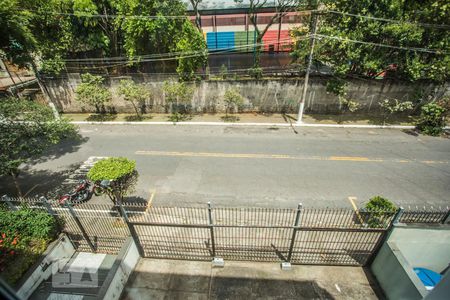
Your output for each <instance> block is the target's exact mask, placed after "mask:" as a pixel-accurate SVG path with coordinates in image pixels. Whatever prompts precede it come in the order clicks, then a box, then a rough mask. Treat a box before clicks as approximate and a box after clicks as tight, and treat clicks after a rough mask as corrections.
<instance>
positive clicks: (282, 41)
mask: <svg viewBox="0 0 450 300" xmlns="http://www.w3.org/2000/svg"><path fill="white" fill-rule="evenodd" d="M309 37H310V35H306V36H302V37H301V38H297V40H304V39H307V38H309ZM289 41H292V40H291V39H290V38H286V39H280V40H279V41H277V42H274V43H272V44H274V45H277V44H285V43H286V42H289ZM262 45H264V43H251V44H245V45H240V46H235V47H231V48H227V49H224V50H219V51H214V52H210V53H209V55H217V54H225V53H230V52H232V53H234V52H235V51H236V50H237V49H241V48H249V47H256V46H262ZM179 53H186V52H174V53H170V52H169V53H162V54H163V55H164V57H160V58H144V59H140V57H138V58H137V59H136V58H135V59H129V60H126V61H124V62H123V63H120V64H115V63H114V62H108V61H107V62H104V64H103V66H99V67H98V68H104V67H105V66H107V65H114V66H120V65H127V64H130V63H143V62H158V61H168V60H177V59H183V58H193V57H199V56H203V55H205V54H206V51H204V50H200V51H192V52H191V53H189V54H188V55H178V54H179ZM166 56H167V57H166ZM124 59H126V58H124ZM64 61H65V62H79V60H76V59H72V60H70V61H69V60H64ZM82 62H87V63H89V61H88V60H87V59H83V60H82ZM91 68H95V67H91Z"/></svg>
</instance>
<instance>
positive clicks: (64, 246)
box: [15, 234, 75, 299]
mask: <svg viewBox="0 0 450 300" xmlns="http://www.w3.org/2000/svg"><path fill="white" fill-rule="evenodd" d="M74 253H75V248H74V246H73V245H72V243H71V242H70V240H69V238H68V237H67V236H66V235H65V234H61V235H60V236H59V238H58V239H57V240H56V241H54V242H52V243H51V244H50V245H49V246H48V247H47V250H45V252H44V253H43V254H42V256H41V258H40V259H39V260H38V261H37V262H36V263H35V264H34V265H33V266H32V267H31V268H30V269H29V270H28V271H27V272H26V273H25V275H24V276H23V277H22V279H21V280H19V282H18V283H17V284H16V286H15V290H16V293H17V296H19V298H21V299H27V298H28V297H30V296H31V294H32V293H33V292H34V291H35V290H36V288H37V287H38V286H39V285H40V284H41V283H42V282H43V281H44V280H47V279H48V278H50V276H52V275H53V274H55V273H56V272H58V270H59V269H60V268H62V267H63V266H64V265H65V264H66V263H67V262H68V261H69V259H70V258H71V257H72V255H73V254H74Z"/></svg>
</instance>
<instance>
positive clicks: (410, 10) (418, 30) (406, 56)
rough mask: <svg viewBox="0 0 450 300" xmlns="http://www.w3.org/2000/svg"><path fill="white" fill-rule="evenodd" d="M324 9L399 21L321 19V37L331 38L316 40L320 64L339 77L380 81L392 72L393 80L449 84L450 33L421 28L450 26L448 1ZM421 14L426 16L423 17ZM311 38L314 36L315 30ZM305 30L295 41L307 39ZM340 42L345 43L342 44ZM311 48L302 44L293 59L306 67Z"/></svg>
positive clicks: (335, 2) (333, 2) (327, 2)
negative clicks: (449, 24)
mask: <svg viewBox="0 0 450 300" xmlns="http://www.w3.org/2000/svg"><path fill="white" fill-rule="evenodd" d="M317 7H318V8H320V9H330V10H334V11H339V12H344V13H349V14H360V15H364V16H369V17H375V18H386V19H393V20H398V23H397V22H395V23H394V22H385V21H382V20H376V19H366V18H359V17H355V16H350V15H341V14H336V13H323V14H321V15H320V16H319V26H318V32H317V33H318V34H320V35H326V36H331V37H335V38H329V37H320V38H318V39H317V40H316V46H315V49H314V59H315V60H316V61H317V62H320V63H323V64H325V65H327V66H330V67H331V68H332V69H333V72H334V74H335V75H336V76H340V77H344V76H346V75H350V74H352V75H353V74H354V75H359V76H364V77H372V78H374V77H377V76H379V75H380V73H381V72H383V71H386V70H387V74H386V76H387V77H393V78H401V79H406V80H410V81H416V80H421V79H426V80H432V81H435V82H445V81H446V80H448V74H450V72H449V71H450V55H449V52H448V49H449V41H450V40H449V38H448V32H447V30H446V29H445V28H439V27H438V26H421V25H420V24H418V23H434V24H448V15H449V10H450V6H449V5H448V3H447V1H445V0H425V1H419V0H414V1H408V3H407V4H406V3H405V2H404V1H401V0H386V1H376V2H374V1H371V0H361V1H350V0H324V1H322V2H321V4H320V5H319V4H318V6H317ZM417 11H420V13H417ZM305 23H306V22H305ZM309 32H311V30H309ZM304 34H305V30H304V28H299V29H294V30H293V31H292V35H293V36H294V37H301V36H304ZM336 38H339V39H336ZM350 40H357V41H363V42H368V43H375V44H386V45H392V46H395V47H404V48H426V49H431V50H436V51H437V53H431V52H419V51H412V50H400V49H393V48H387V47H379V46H375V45H373V44H362V43H354V42H351V41H350ZM308 51H309V44H308V43H305V42H304V40H302V39H298V41H297V43H296V47H295V51H294V53H293V56H294V58H295V59H296V60H297V62H298V63H299V64H301V65H302V67H304V66H305V64H306V61H305V57H307V55H308Z"/></svg>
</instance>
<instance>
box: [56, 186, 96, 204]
mask: <svg viewBox="0 0 450 300" xmlns="http://www.w3.org/2000/svg"><path fill="white" fill-rule="evenodd" d="M94 188H95V185H93V184H92V183H91V182H90V181H89V180H81V181H80V184H79V185H78V186H77V187H76V188H75V189H74V190H73V191H71V192H69V193H67V194H64V195H62V196H60V197H59V199H58V203H59V204H60V205H64V204H66V202H69V203H72V204H79V203H82V202H85V201H88V200H89V199H91V197H92V194H93V193H94Z"/></svg>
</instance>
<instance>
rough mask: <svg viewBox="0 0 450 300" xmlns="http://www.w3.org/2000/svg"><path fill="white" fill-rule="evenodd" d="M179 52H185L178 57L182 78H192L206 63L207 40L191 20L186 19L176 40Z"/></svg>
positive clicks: (178, 68) (179, 72)
mask: <svg viewBox="0 0 450 300" xmlns="http://www.w3.org/2000/svg"><path fill="white" fill-rule="evenodd" d="M175 49H176V51H177V52H182V53H184V54H183V55H181V56H180V57H179V58H178V66H177V73H178V74H179V75H180V78H181V79H182V80H192V79H193V78H194V74H195V72H196V71H197V70H198V69H199V68H200V67H201V66H204V65H205V64H206V61H207V53H208V51H207V49H206V41H205V39H204V38H203V35H202V33H200V32H199V31H198V30H197V29H196V28H195V27H194V26H193V25H192V23H191V22H190V21H188V20H186V21H185V22H184V24H183V27H182V30H181V32H180V37H179V40H178V41H177V42H176V45H175Z"/></svg>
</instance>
